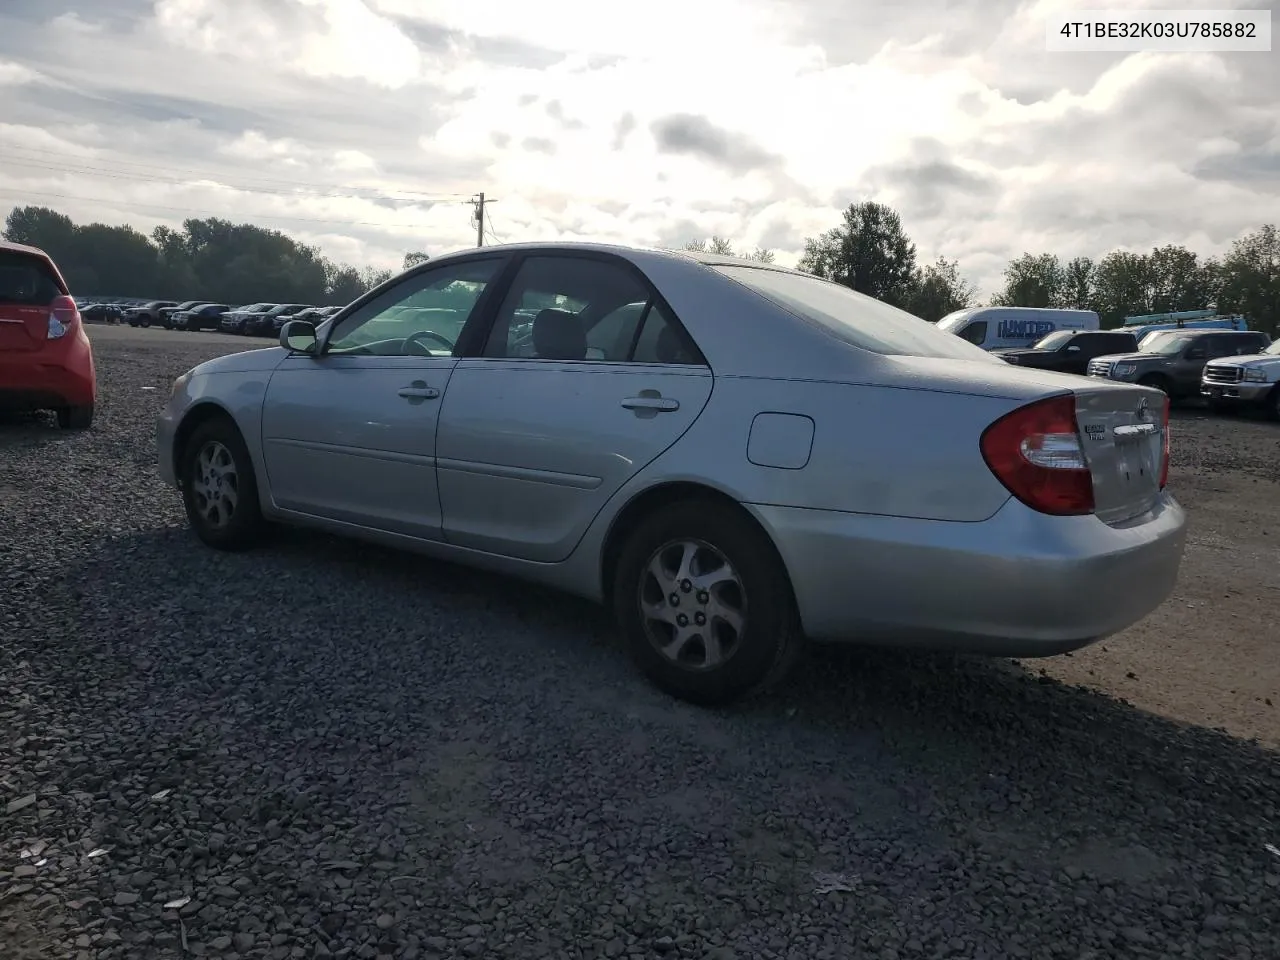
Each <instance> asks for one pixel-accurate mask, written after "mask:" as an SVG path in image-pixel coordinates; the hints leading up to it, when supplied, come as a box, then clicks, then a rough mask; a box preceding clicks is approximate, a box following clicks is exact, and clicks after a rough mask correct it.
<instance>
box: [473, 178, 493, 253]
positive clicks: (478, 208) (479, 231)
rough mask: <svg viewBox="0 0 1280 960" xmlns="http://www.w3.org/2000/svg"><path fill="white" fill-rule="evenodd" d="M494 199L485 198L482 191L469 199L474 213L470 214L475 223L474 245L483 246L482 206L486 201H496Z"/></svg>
mask: <svg viewBox="0 0 1280 960" xmlns="http://www.w3.org/2000/svg"><path fill="white" fill-rule="evenodd" d="M497 202H498V201H496V200H486V199H485V198H484V193H483V191H482V192H481V193H480V194H479V195H478V196H477V197H476V198H475V199H474V200H472V201H471V205H472V206H473V207H475V213H473V214H472V215H471V219H472V220H474V221H475V223H476V246H477V247H483V246H484V207H485V204H487V203H497Z"/></svg>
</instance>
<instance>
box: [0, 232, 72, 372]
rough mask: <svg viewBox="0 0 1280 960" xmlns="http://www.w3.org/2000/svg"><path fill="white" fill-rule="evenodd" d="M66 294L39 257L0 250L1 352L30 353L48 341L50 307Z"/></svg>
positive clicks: (23, 252)
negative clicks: (56, 299)
mask: <svg viewBox="0 0 1280 960" xmlns="http://www.w3.org/2000/svg"><path fill="white" fill-rule="evenodd" d="M66 292H67V288H66V285H65V284H64V283H63V282H62V278H61V277H59V276H58V273H57V271H56V270H54V269H53V265H52V264H51V263H50V262H49V261H48V260H47V259H46V258H45V257H43V256H41V255H40V254H35V253H26V252H25V251H21V250H6V249H0V353H9V354H13V353H30V352H31V351H34V350H39V349H40V348H41V347H43V346H44V345H45V343H46V342H47V341H48V339H49V307H50V305H51V304H52V303H53V301H54V299H55V298H57V297H58V296H61V295H62V294H65V293H66Z"/></svg>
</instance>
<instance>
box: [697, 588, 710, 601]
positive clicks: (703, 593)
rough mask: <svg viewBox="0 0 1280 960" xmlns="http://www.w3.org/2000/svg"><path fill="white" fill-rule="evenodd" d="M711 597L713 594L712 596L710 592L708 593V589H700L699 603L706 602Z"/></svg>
mask: <svg viewBox="0 0 1280 960" xmlns="http://www.w3.org/2000/svg"><path fill="white" fill-rule="evenodd" d="M710 599H711V596H710V594H708V593H707V591H705V590H699V591H698V602H699V603H702V604H705V603H706V602H707V601H709V600H710Z"/></svg>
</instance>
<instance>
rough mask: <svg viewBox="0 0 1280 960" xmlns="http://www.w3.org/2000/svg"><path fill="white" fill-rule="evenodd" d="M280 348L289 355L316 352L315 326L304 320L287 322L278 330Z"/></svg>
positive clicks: (317, 344) (317, 343) (317, 342)
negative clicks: (289, 353) (288, 352)
mask: <svg viewBox="0 0 1280 960" xmlns="http://www.w3.org/2000/svg"><path fill="white" fill-rule="evenodd" d="M280 346H282V347H284V348H285V349H286V350H288V351H290V352H291V353H311V354H314V353H315V352H316V348H317V347H318V346H319V341H318V340H317V339H316V325H315V324H314V323H308V322H307V321H306V320H289V321H287V322H286V323H285V325H284V326H283V327H281V328H280Z"/></svg>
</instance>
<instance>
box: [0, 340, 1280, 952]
mask: <svg viewBox="0 0 1280 960" xmlns="http://www.w3.org/2000/svg"><path fill="white" fill-rule="evenodd" d="M94 335H95V344H96V348H97V354H98V365H99V371H100V377H101V379H102V385H103V390H104V394H105V396H104V401H103V403H102V406H101V413H100V420H99V421H98V423H97V425H95V428H94V429H93V430H92V431H91V432H89V433H88V434H83V435H75V436H72V435H67V434H59V433H58V432H57V431H56V429H55V428H54V427H53V426H52V422H51V421H48V420H41V419H37V420H30V419H19V420H10V421H8V422H4V423H0V584H2V586H0V954H3V955H4V956H6V957H14V958H34V957H76V958H85V960H88V958H94V960H98V958H101V960H110V958H117V957H118V958H125V957H128V958H131V960H132V958H144V957H157V958H159V957H178V956H187V955H190V956H208V957H226V958H232V957H255V958H257V957H264V958H276V960H284V958H299V960H301V958H313V957H330V956H333V957H355V958H370V960H373V958H377V957H382V956H394V957H404V958H412V957H424V958H425V957H446V956H447V957H485V958H488V957H494V958H499V957H555V958H563V957H567V958H576V957H592V958H594V957H664V958H677V957H678V958H695V957H698V958H701V957H707V958H735V957H736V958H747V957H752V958H756V957H760V958H772V957H788V958H790V957H795V958H806V960H811V958H822V957H873V958H892V957H901V958H917V957H929V958H931V957H957V958H967V960H978V958H984V957H985V958H1005V957H1035V958H1037V960H1039V958H1053V957H1064V958H1073V960H1083V958H1088V957H1096V958H1102V957H1124V958H1134V957H1161V958H1164V957H1189V958H1196V960H1205V958H1216V957H1231V958H1247V957H1254V958H1272V960H1274V958H1276V957H1277V956H1280V946H1278V944H1280V855H1278V854H1277V853H1275V852H1272V851H1269V850H1268V849H1267V847H1266V846H1265V845H1266V844H1268V843H1272V844H1276V845H1277V847H1280V809H1278V808H1280V763H1278V762H1277V756H1276V755H1275V754H1274V753H1268V752H1265V751H1263V750H1262V749H1260V748H1258V747H1256V746H1251V745H1249V744H1245V743H1242V742H1238V741H1235V740H1232V739H1230V738H1228V737H1226V736H1224V735H1222V734H1219V733H1215V732H1211V731H1206V730H1201V729H1194V728H1182V727H1179V726H1177V725H1174V724H1172V723H1170V722H1167V721H1164V720H1160V719H1157V718H1154V717H1152V716H1149V715H1145V714H1142V713H1140V712H1138V711H1137V710H1135V709H1133V708H1131V707H1129V706H1126V705H1125V704H1123V703H1121V702H1117V701H1113V700H1108V699H1105V698H1103V697H1101V696H1100V695H1098V694H1095V693H1092V692H1088V691H1085V690H1083V689H1077V688H1069V687H1066V686H1064V685H1062V684H1059V683H1056V682H1053V681H1051V680H1049V678H1047V677H1043V676H1039V675H1037V674H1036V673H1031V672H1026V671H1024V670H1023V669H1022V668H1020V667H1019V666H1017V665H1014V664H1010V663H1008V662H976V663H975V662H967V661H953V660H948V659H936V658H925V657H900V656H887V655H878V654H869V653H859V652H853V651H823V652H819V653H817V654H815V655H813V656H812V657H810V658H809V660H808V661H806V662H805V663H803V664H802V665H801V666H800V668H799V670H798V671H797V674H796V675H795V677H794V680H793V681H792V682H791V683H790V684H789V685H788V686H787V687H786V688H785V689H784V690H782V691H780V692H779V693H778V694H776V695H775V696H773V697H772V698H770V699H768V700H766V701H764V702H761V703H755V704H753V705H751V706H749V707H743V708H739V709H736V710H732V711H726V712H720V713H716V712H706V711H700V710H697V709H695V708H691V707H686V706H684V705H681V704H677V703H673V702H671V701H669V700H667V699H665V698H664V697H662V696H660V695H659V694H657V693H655V692H653V691H651V690H650V689H649V688H648V687H646V686H645V684H644V683H643V682H642V681H641V680H639V679H638V678H637V677H636V676H635V675H634V674H633V673H632V671H631V669H630V667H629V665H628V664H627V662H626V660H625V658H624V657H623V656H622V655H621V654H620V653H619V652H618V651H617V650H616V649H615V648H614V646H613V634H612V630H611V628H610V626H609V624H608V622H607V621H606V620H605V619H604V617H603V615H602V614H601V613H599V612H598V611H596V610H595V609H593V608H592V607H590V606H587V605H583V604H579V603H577V602H575V601H570V600H566V599H564V598H562V597H559V596H556V595H552V594H549V593H546V592H544V591H541V590H538V589H535V588H531V587H527V586H523V585H520V584H516V583H513V582H510V581H507V580H503V579H500V578H497V577H492V576H486V575H480V574H476V573H472V572H468V571H464V570H459V569H455V568H451V567H448V566H445V565H441V564H436V563H432V562H429V561H425V560H422V559H418V558H414V557H407V556H404V555H401V554H394V553H391V552H389V551H384V550H380V549H375V548H371V547H364V546H358V545H352V544H350V543H346V542H340V541H337V540H333V539H330V538H327V537H321V536H316V535H312V534H306V533H297V532H287V533H282V534H281V535H279V536H278V537H277V538H276V540H275V542H274V543H273V544H271V545H270V546H268V547H266V548H264V549H262V550H259V551H257V552H254V553H251V554H247V555H236V556H230V555H223V554H218V553H215V552H213V551H210V550H208V549H205V548H202V547H201V546H199V545H198V544H197V543H196V542H195V540H194V539H193V538H192V537H191V536H190V535H188V533H187V532H186V530H185V529H184V527H183V522H182V519H181V513H180V507H179V503H178V500H177V498H176V496H175V495H174V494H173V493H171V492H170V491H168V490H166V489H164V488H162V487H161V485H160V483H159V481H158V479H157V477H156V474H155V470H154V468H153V466H152V462H153V440H152V424H153V418H154V415H155V412H156V410H157V409H158V407H159V405H160V404H161V403H162V401H163V399H164V396H165V392H166V391H167V388H168V382H169V380H170V379H171V378H172V377H173V376H174V375H176V374H177V373H179V372H180V371H181V370H182V369H184V368H186V367H187V366H189V365H191V364H192V363H194V362H196V361H198V360H200V359H203V358H205V357H208V356H213V355H215V354H217V353H220V352H229V351H230V350H231V349H235V348H237V347H241V346H242V345H243V342H242V341H229V340H224V339H222V338H220V337H217V336H213V335H210V336H200V335H185V336H184V335H182V334H172V333H167V332H165V331H133V330H129V329H127V328H126V329H123V330H121V329H119V328H116V329H112V330H109V331H106V332H100V331H99V330H98V329H95V330H94ZM145 387H158V388H159V389H158V390H151V391H148V390H145V389H144V388H145ZM1175 482H1176V467H1175ZM100 851H105V852H100ZM6 951H7V952H6Z"/></svg>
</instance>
